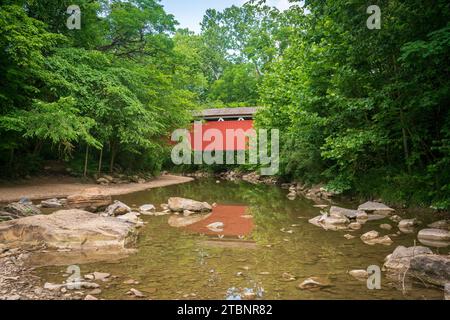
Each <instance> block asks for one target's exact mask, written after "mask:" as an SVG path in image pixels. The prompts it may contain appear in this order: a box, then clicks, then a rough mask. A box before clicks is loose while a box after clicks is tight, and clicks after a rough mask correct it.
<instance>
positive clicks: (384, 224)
mask: <svg viewBox="0 0 450 320" xmlns="http://www.w3.org/2000/svg"><path fill="white" fill-rule="evenodd" d="M380 228H381V229H384V230H392V226H391V225H390V224H388V223H383V224H380Z"/></svg>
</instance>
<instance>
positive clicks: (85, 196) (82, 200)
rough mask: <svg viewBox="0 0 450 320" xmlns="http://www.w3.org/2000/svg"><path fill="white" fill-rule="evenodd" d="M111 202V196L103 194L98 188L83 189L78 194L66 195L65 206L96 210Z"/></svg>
mask: <svg viewBox="0 0 450 320" xmlns="http://www.w3.org/2000/svg"><path fill="white" fill-rule="evenodd" d="M111 203H112V199H111V196H110V195H107V194H105V193H104V192H103V191H102V190H101V189H99V188H89V189H85V190H83V191H82V192H81V193H80V194H76V195H71V196H68V197H67V207H68V208H73V209H84V210H88V211H97V210H99V209H102V208H106V207H107V206H109V205H110V204H111Z"/></svg>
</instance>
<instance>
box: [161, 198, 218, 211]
mask: <svg viewBox="0 0 450 320" xmlns="http://www.w3.org/2000/svg"><path fill="white" fill-rule="evenodd" d="M168 204H169V209H170V210H171V211H174V212H183V211H184V210H189V211H194V212H210V211H211V210H212V207H211V205H210V204H209V203H207V202H200V201H195V200H191V199H185V198H179V197H172V198H169V202H168Z"/></svg>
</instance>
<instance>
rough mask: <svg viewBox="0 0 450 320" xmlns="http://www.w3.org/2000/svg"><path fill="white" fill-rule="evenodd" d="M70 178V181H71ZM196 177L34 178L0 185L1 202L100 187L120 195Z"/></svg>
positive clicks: (38, 198)
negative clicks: (108, 181)
mask: <svg viewBox="0 0 450 320" xmlns="http://www.w3.org/2000/svg"><path fill="white" fill-rule="evenodd" d="M69 180H70V181H69ZM193 180H195V179H194V178H190V177H184V176H178V175H170V174H167V175H162V176H159V177H157V178H155V179H153V180H151V181H148V182H145V183H127V184H115V185H99V184H97V183H82V182H80V180H78V182H76V181H77V180H75V179H73V178H72V179H67V178H64V177H62V178H50V179H34V180H31V181H29V182H26V183H19V184H14V185H13V184H8V185H0V203H8V202H14V201H18V200H20V198H22V197H26V198H28V199H30V200H43V199H50V198H66V197H68V196H70V195H73V194H77V193H80V192H81V191H83V190H84V189H87V188H99V189H100V190H102V191H103V192H104V193H106V194H108V195H110V196H118V195H123V194H129V193H133V192H139V191H144V190H148V189H154V188H161V187H167V186H171V185H177V184H182V183H187V182H191V181H193Z"/></svg>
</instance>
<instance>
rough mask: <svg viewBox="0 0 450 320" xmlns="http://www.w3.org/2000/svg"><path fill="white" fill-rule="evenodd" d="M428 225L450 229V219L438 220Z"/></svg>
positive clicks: (434, 227) (433, 227)
mask: <svg viewBox="0 0 450 320" xmlns="http://www.w3.org/2000/svg"><path fill="white" fill-rule="evenodd" d="M428 227H429V228H432V229H444V230H450V220H440V221H436V222H433V223H431V224H429V225H428Z"/></svg>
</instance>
